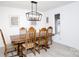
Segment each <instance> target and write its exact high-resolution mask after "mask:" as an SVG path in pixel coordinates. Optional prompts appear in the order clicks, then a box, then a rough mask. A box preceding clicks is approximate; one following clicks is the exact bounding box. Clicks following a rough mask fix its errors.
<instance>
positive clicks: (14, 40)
mask: <svg viewBox="0 0 79 59" xmlns="http://www.w3.org/2000/svg"><path fill="white" fill-rule="evenodd" d="M24 35H26V38H25V39H21V38H20V37H21V35H20V34H18V35H11V36H10V39H11V42H12V44H13V45H17V55H18V56H19V57H23V56H24V54H23V51H22V44H24V43H25V40H26V39H28V38H29V36H28V34H24ZM22 36H23V35H22ZM50 36H53V34H48V35H47V37H50ZM41 37H42V36H41ZM36 38H40V36H39V33H36Z"/></svg>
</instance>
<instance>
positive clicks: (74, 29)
mask: <svg viewBox="0 0 79 59" xmlns="http://www.w3.org/2000/svg"><path fill="white" fill-rule="evenodd" d="M57 13H60V23H61V24H60V25H61V35H60V36H61V39H55V40H54V41H55V42H59V43H61V44H64V45H67V46H70V47H74V48H76V49H79V2H74V3H71V4H69V5H65V6H62V7H59V8H56V9H51V10H48V11H47V12H46V16H49V20H50V23H49V25H52V26H53V27H54V26H55V25H54V20H55V19H54V15H55V14H57ZM54 33H55V28H54Z"/></svg>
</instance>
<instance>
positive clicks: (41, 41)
mask: <svg viewBox="0 0 79 59" xmlns="http://www.w3.org/2000/svg"><path fill="white" fill-rule="evenodd" d="M45 43H46V40H40V42H39V43H38V41H36V44H39V45H45Z"/></svg>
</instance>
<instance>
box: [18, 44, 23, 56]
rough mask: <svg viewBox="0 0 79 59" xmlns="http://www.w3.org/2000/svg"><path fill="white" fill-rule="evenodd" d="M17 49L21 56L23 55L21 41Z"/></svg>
mask: <svg viewBox="0 0 79 59" xmlns="http://www.w3.org/2000/svg"><path fill="white" fill-rule="evenodd" d="M17 49H18V51H17V54H18V56H19V57H23V52H22V46H21V43H18V47H17Z"/></svg>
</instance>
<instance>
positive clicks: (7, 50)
mask: <svg viewBox="0 0 79 59" xmlns="http://www.w3.org/2000/svg"><path fill="white" fill-rule="evenodd" d="M0 35H1V37H2V40H3V44H4V56H5V57H7V56H8V54H9V53H12V56H13V52H14V51H16V49H15V47H16V46H15V47H14V46H13V45H12V44H11V46H8V45H7V43H6V40H5V38H4V35H3V32H2V30H1V29H0Z"/></svg>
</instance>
